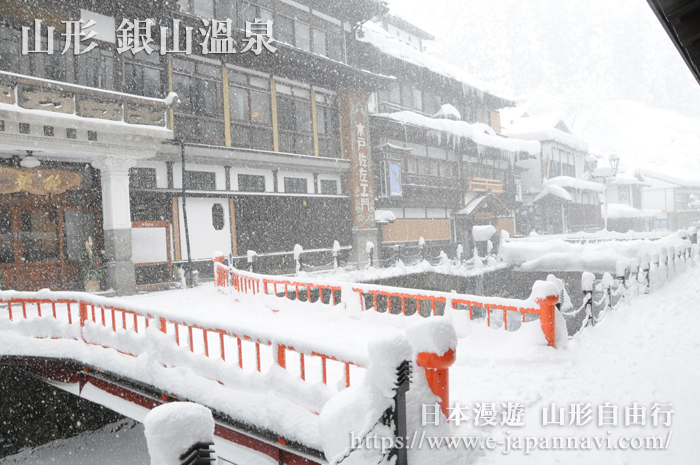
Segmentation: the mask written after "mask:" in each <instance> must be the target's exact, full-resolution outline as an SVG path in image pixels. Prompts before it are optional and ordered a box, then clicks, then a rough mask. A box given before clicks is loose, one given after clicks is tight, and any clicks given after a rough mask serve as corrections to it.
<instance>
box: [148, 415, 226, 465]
mask: <svg viewBox="0 0 700 465" xmlns="http://www.w3.org/2000/svg"><path fill="white" fill-rule="evenodd" d="M143 424H144V427H145V434H146V444H147V445H148V453H149V455H150V456H151V465H204V464H209V463H213V462H215V461H216V455H215V454H214V450H213V449H212V447H211V446H213V445H214V417H213V416H212V413H211V410H209V409H208V408H206V407H204V406H202V405H199V404H195V403H191V402H170V403H166V404H163V405H161V406H158V407H156V408H154V409H153V410H151V411H150V412H148V414H147V415H146V418H145V419H144V421H143Z"/></svg>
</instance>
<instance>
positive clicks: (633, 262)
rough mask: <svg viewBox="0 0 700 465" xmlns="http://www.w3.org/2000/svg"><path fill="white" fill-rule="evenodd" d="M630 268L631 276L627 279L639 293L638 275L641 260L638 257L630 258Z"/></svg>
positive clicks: (637, 293)
mask: <svg viewBox="0 0 700 465" xmlns="http://www.w3.org/2000/svg"><path fill="white" fill-rule="evenodd" d="M629 268H630V269H629V277H628V278H627V281H628V282H629V285H630V286H634V288H635V289H636V291H635V292H636V295H639V280H638V279H637V276H639V260H637V259H636V258H630V267H629Z"/></svg>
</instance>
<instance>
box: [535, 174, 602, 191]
mask: <svg viewBox="0 0 700 465" xmlns="http://www.w3.org/2000/svg"><path fill="white" fill-rule="evenodd" d="M542 186H545V187H546V186H559V187H568V188H570V189H579V190H588V191H596V192H605V189H606V186H605V185H604V184H599V183H597V182H592V181H586V180H583V179H578V178H572V177H571V176H557V177H555V178H552V179H547V180H546V181H545V182H543V183H542Z"/></svg>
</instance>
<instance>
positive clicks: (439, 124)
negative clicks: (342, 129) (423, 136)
mask: <svg viewBox="0 0 700 465" xmlns="http://www.w3.org/2000/svg"><path fill="white" fill-rule="evenodd" d="M377 116H382V117H385V118H390V119H393V120H395V121H398V122H400V123H405V124H413V125H416V126H421V127H424V128H429V129H434V130H436V131H444V132H447V133H450V134H453V135H455V136H458V137H464V138H467V139H471V140H473V141H474V142H476V143H477V144H480V145H485V146H487V147H493V148H497V149H502V150H507V151H510V152H527V153H529V154H530V155H536V154H538V153H540V143H539V142H537V141H528V140H518V139H515V138H513V139H511V138H506V137H501V136H499V135H497V134H496V131H494V130H493V128H491V126H488V125H486V124H483V123H473V124H470V123H467V122H466V121H452V120H448V119H443V118H440V119H436V118H429V117H427V116H423V115H420V114H418V113H414V112H412V111H399V112H396V113H381V114H379V115H377Z"/></svg>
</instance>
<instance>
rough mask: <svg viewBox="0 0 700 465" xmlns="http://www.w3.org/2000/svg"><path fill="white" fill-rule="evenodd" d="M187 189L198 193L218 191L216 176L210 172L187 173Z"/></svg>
mask: <svg viewBox="0 0 700 465" xmlns="http://www.w3.org/2000/svg"><path fill="white" fill-rule="evenodd" d="M185 188H186V189H193V190H198V191H213V190H216V174H215V173H212V172H210V171H185Z"/></svg>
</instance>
